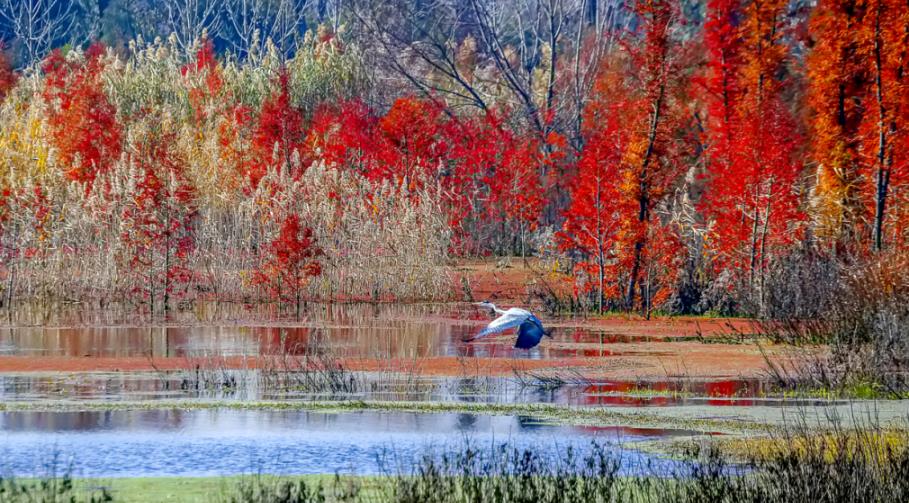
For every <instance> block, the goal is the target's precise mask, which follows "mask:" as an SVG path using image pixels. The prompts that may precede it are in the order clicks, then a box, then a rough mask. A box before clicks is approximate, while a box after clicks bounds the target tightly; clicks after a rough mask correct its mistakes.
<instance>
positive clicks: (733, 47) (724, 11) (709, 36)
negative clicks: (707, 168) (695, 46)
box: [704, 0, 742, 169]
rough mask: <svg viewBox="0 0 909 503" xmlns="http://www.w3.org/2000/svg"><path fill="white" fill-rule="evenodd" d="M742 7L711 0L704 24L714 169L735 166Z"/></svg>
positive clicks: (738, 3)
mask: <svg viewBox="0 0 909 503" xmlns="http://www.w3.org/2000/svg"><path fill="white" fill-rule="evenodd" d="M740 6H741V0H709V1H708V2H707V20H706V22H705V23H704V46H705V49H706V52H707V64H706V67H707V74H706V76H705V77H706V78H705V79H704V84H705V85H704V88H705V91H706V93H705V99H704V101H705V103H706V106H707V107H706V108H707V131H706V133H707V137H708V144H709V147H708V152H707V158H708V163H709V164H710V165H711V166H713V165H717V164H719V165H722V167H723V169H731V167H732V165H733V156H734V154H735V146H734V145H733V143H734V141H735V137H736V129H737V126H738V124H739V120H738V119H739V118H738V108H739V104H740V101H741V91H740V88H739V77H740V72H741V67H742V58H741V50H742V37H741V33H740V23H741V15H742V12H741V8H740Z"/></svg>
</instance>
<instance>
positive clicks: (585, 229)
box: [559, 77, 628, 312]
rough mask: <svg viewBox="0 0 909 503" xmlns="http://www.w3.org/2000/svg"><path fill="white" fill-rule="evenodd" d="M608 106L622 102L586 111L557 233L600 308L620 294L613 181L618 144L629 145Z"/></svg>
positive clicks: (602, 103) (616, 191)
mask: <svg viewBox="0 0 909 503" xmlns="http://www.w3.org/2000/svg"><path fill="white" fill-rule="evenodd" d="M602 78H603V77H601V79H602ZM601 85H603V82H601ZM603 98H606V97H605V96H604V97H603ZM612 106H615V107H621V106H622V105H621V104H620V103H619V102H618V101H613V100H608V101H606V100H603V99H598V100H597V102H596V104H595V105H594V107H591V109H590V110H589V111H588V114H589V115H588V117H587V119H586V120H585V123H586V125H587V127H588V130H587V131H586V134H585V136H586V138H585V144H584V151H583V154H582V156H581V159H580V160H579V162H578V166H577V170H578V171H577V175H576V176H575V177H574V179H573V180H572V183H571V184H570V185H569V187H568V190H569V191H570V194H571V197H570V203H569V206H568V208H566V210H565V213H564V216H565V222H564V224H563V226H562V231H561V232H560V233H559V240H560V247H561V248H562V249H563V250H566V251H570V252H576V253H580V254H581V256H582V257H583V260H582V261H581V263H580V267H579V269H580V271H578V272H583V273H585V275H586V276H587V277H590V278H594V280H593V281H588V282H587V283H586V287H587V290H588V291H591V290H593V289H594V288H595V289H596V290H595V291H596V304H597V310H598V311H600V312H602V311H603V309H604V303H605V301H606V299H607V297H609V298H617V297H620V296H621V288H619V287H618V284H617V282H616V281H615V280H616V277H617V274H616V271H615V270H614V269H615V268H614V263H615V260H616V250H615V249H614V244H615V242H616V238H617V233H618V230H619V219H618V218H617V215H616V210H617V208H616V206H615V202H616V201H618V200H620V197H621V194H620V191H619V184H618V183H617V181H618V179H619V173H618V169H619V164H620V162H621V154H622V151H621V150H620V148H618V147H619V146H621V145H624V144H626V143H627V141H628V138H627V133H628V131H627V130H626V129H624V128H622V127H621V125H620V124H619V116H618V114H616V113H612V110H609V107H612ZM607 281H608V283H607Z"/></svg>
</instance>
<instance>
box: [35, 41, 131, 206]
mask: <svg viewBox="0 0 909 503" xmlns="http://www.w3.org/2000/svg"><path fill="white" fill-rule="evenodd" d="M103 54H104V46H103V45H101V44H99V43H96V44H93V45H92V46H91V47H89V49H88V50H87V51H86V53H85V62H84V63H83V64H78V63H73V62H69V61H67V60H66V59H65V58H64V56H63V54H62V53H61V52H60V50H59V49H57V50H55V51H54V52H52V53H51V55H50V56H49V57H48V58H47V60H46V61H45V62H44V65H43V70H44V73H45V89H44V97H45V100H47V102H48V105H49V106H50V117H49V123H50V132H51V140H52V141H53V144H54V146H55V147H56V148H57V150H58V159H59V162H60V163H61V164H62V165H63V167H64V169H65V174H66V177H67V178H69V179H70V180H73V181H76V182H80V183H84V184H86V191H90V190H91V188H92V184H93V182H94V180H95V177H96V176H97V175H98V174H99V173H103V172H105V171H107V170H108V169H109V168H110V166H111V164H113V163H114V162H115V161H116V160H117V159H118V158H119V156H120V151H121V131H120V124H119V123H118V122H117V111H116V109H115V108H114V106H113V105H112V104H111V103H110V101H109V100H108V99H107V96H106V95H105V94H104V90H103V89H102V87H101V86H102V83H101V81H100V72H101V70H102V67H103V62H102V61H101V56H102V55H103Z"/></svg>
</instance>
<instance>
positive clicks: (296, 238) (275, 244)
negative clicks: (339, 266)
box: [253, 215, 322, 302]
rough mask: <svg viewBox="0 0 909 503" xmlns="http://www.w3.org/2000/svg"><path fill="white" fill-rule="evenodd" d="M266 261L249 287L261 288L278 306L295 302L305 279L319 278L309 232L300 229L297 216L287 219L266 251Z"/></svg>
mask: <svg viewBox="0 0 909 503" xmlns="http://www.w3.org/2000/svg"><path fill="white" fill-rule="evenodd" d="M266 250H267V252H268V258H267V260H266V261H265V262H264V264H263V265H262V266H261V268H260V269H259V270H258V271H256V272H255V273H254V274H253V283H254V284H257V285H260V286H263V287H264V288H265V290H266V291H267V292H268V294H269V295H270V296H272V297H274V298H275V299H277V300H279V301H281V302H291V301H299V300H300V294H301V292H302V289H303V288H304V287H305V286H306V284H307V283H308V282H309V279H310V278H312V277H315V276H318V275H320V274H322V266H321V264H320V263H319V261H318V257H319V256H320V255H321V254H322V251H321V250H320V249H319V248H318V247H317V246H316V244H315V238H314V237H313V232H312V229H310V228H309V227H305V228H304V227H302V226H301V225H300V218H299V217H298V216H297V215H288V216H287V217H285V218H284V222H283V223H282V224H281V230H280V232H279V233H278V235H277V236H276V237H275V238H274V239H273V240H272V241H271V243H270V244H269V245H268V247H267V249H266Z"/></svg>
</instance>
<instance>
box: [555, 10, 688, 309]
mask: <svg viewBox="0 0 909 503" xmlns="http://www.w3.org/2000/svg"><path fill="white" fill-rule="evenodd" d="M674 5H675V4H673V3H672V2H669V1H664V0H647V1H643V2H638V3H637V5H636V7H635V11H634V12H635V14H636V16H637V18H638V19H639V20H640V25H639V32H638V34H637V36H635V37H629V38H628V39H627V40H626V41H625V43H624V45H623V47H624V51H623V53H621V54H619V55H618V56H616V59H615V60H612V61H608V62H607V63H606V65H605V66H604V67H603V68H602V69H601V72H600V75H599V76H598V78H597V81H596V83H595V87H594V98H593V102H592V103H591V105H590V106H589V109H588V112H587V113H588V115H587V117H586V121H585V128H586V131H587V132H586V135H587V137H588V138H589V140H588V141H586V142H585V147H584V150H583V151H582V153H581V158H582V161H581V163H580V164H579V171H580V172H579V174H578V175H577V176H578V180H577V181H576V182H575V184H574V185H573V186H572V190H573V192H572V199H573V200H574V199H577V201H578V202H577V203H575V202H573V203H572V205H571V206H570V207H569V209H568V212H567V214H566V224H565V228H564V229H563V233H564V235H566V237H565V238H563V243H565V244H566V245H567V246H572V245H573V244H574V243H576V244H577V245H581V246H584V249H582V250H580V251H582V252H583V254H584V256H585V257H586V259H587V263H588V267H589V264H590V262H591V261H592V262H593V264H595V267H596V269H597V275H599V274H600V273H602V274H603V275H604V276H605V278H604V280H603V282H602V283H604V284H605V283H609V285H610V286H608V287H607V286H605V285H603V286H599V284H600V283H601V282H600V281H598V282H597V283H598V289H599V290H600V292H599V295H600V296H604V295H605V294H606V293H609V292H613V293H618V297H619V298H620V299H617V300H619V302H621V305H624V306H625V308H626V309H629V310H630V309H633V308H635V307H640V308H641V310H642V311H643V312H644V313H645V314H648V315H649V312H650V309H651V306H653V305H654V304H655V303H658V302H660V301H662V300H665V299H666V298H667V296H668V292H669V289H668V287H669V286H671V284H672V282H673V281H674V279H673V278H674V275H675V274H676V269H677V264H676V263H675V262H676V258H677V256H678V247H675V248H674V249H673V248H672V247H671V246H669V244H670V243H674V242H677V240H675V239H673V238H672V234H673V233H674V231H673V229H672V228H671V227H669V226H667V225H666V224H665V223H664V222H663V221H662V219H661V217H660V215H659V214H657V210H658V209H659V208H660V206H661V205H662V204H663V202H664V200H665V197H666V196H667V194H669V189H670V188H671V187H672V185H673V184H674V183H675V182H676V180H677V179H678V177H679V174H680V169H681V164H680V163H679V162H678V152H676V151H675V149H674V148H673V142H672V135H673V131H674V129H675V128H676V127H677V126H676V125H677V124H678V123H679V115H678V110H677V105H676V104H675V102H674V100H673V96H674V95H675V91H676V89H675V86H678V85H682V84H684V82H683V81H682V80H681V79H679V78H678V77H677V75H675V68H674V66H673V63H674V60H675V56H676V55H675V52H674V51H675V46H676V42H675V41H674V40H673V38H672V32H673V29H674V26H675V17H676V11H675V7H674ZM597 196H599V197H597ZM604 199H605V201H604ZM598 218H603V219H605V220H604V221H601V222H597V221H596V220H597V219H598ZM579 230H586V231H588V232H591V231H592V232H594V234H595V235H594V236H587V237H579V236H576V235H575V233H576V232H579ZM604 244H605V245H606V246H607V247H606V248H604ZM600 262H602V264H603V265H602V266H601V265H600ZM598 304H599V305H602V301H599V302H598Z"/></svg>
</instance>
